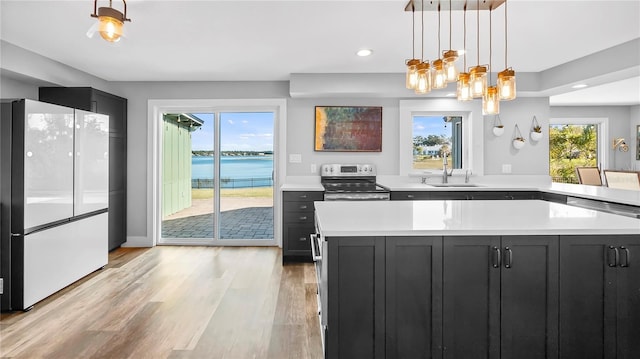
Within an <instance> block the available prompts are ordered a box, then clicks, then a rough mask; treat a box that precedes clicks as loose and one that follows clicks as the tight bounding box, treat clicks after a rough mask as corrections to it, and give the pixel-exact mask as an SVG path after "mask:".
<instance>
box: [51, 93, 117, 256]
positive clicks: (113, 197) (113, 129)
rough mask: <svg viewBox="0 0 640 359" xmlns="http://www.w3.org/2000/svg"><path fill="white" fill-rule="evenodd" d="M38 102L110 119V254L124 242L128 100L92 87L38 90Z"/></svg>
mask: <svg viewBox="0 0 640 359" xmlns="http://www.w3.org/2000/svg"><path fill="white" fill-rule="evenodd" d="M39 98H40V101H43V102H49V103H54V104H58V105H63V106H68V107H73V108H77V109H81V110H85V111H91V112H96V113H101V114H105V115H109V250H113V249H115V248H118V247H120V245H122V244H123V243H124V242H126V240H127V99H125V98H122V97H119V96H115V95H112V94H109V93H106V92H104V91H100V90H96V89H94V88H91V87H40V89H39Z"/></svg>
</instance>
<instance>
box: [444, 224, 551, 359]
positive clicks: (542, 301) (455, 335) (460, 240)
mask: <svg viewBox="0 0 640 359" xmlns="http://www.w3.org/2000/svg"><path fill="white" fill-rule="evenodd" d="M443 265H444V269H443V271H444V276H443V279H444V284H443V328H444V329H443V357H444V358H555V357H557V310H558V308H557V304H556V303H557V298H558V290H557V282H558V268H557V266H558V238H557V237H556V236H507V237H498V236H473V237H445V238H444V259H443Z"/></svg>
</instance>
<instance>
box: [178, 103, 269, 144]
mask: <svg viewBox="0 0 640 359" xmlns="http://www.w3.org/2000/svg"><path fill="white" fill-rule="evenodd" d="M194 115H196V116H197V117H198V118H200V119H202V120H203V121H204V125H202V127H201V128H200V129H199V130H196V131H195V132H193V133H192V135H191V141H192V149H193V150H196V151H197V150H212V149H213V138H214V137H213V132H214V114H213V113H196V114H194ZM273 120H274V114H273V113H272V112H222V113H221V114H220V132H221V135H222V136H221V142H220V149H221V150H222V151H273Z"/></svg>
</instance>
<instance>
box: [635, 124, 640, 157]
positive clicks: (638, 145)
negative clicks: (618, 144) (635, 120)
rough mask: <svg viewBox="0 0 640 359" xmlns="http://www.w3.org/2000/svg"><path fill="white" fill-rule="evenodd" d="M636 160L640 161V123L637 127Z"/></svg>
mask: <svg viewBox="0 0 640 359" xmlns="http://www.w3.org/2000/svg"><path fill="white" fill-rule="evenodd" d="M636 161H640V125H638V126H637V127H636Z"/></svg>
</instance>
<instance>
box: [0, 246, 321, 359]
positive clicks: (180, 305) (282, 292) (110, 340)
mask: <svg viewBox="0 0 640 359" xmlns="http://www.w3.org/2000/svg"><path fill="white" fill-rule="evenodd" d="M315 283H316V280H315V273H314V268H313V265H312V264H309V263H293V264H285V265H282V257H281V250H280V249H278V248H274V247H169V246H166V247H154V248H120V249H117V250H115V251H113V252H111V253H110V254H109V264H108V266H107V267H106V268H105V269H103V270H99V271H97V272H95V273H93V274H91V275H89V276H87V277H85V278H83V279H82V280H80V281H78V282H76V283H75V284H73V285H71V286H69V287H67V288H65V289H63V290H62V291H60V292H58V293H56V294H54V295H53V296H51V297H49V298H47V299H45V300H43V301H42V302H40V303H37V304H36V305H35V307H34V309H33V310H31V311H30V312H26V313H23V312H13V313H1V314H0V357H1V358H64V359H71V358H154V359H155V358H171V359H177V358H198V359H199V358H232V359H236V358H237V359H246V358H278V359H283V358H295V359H302V358H321V357H322V347H321V343H320V331H319V327H318V316H317V303H316V287H315V286H316V284H315Z"/></svg>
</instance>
